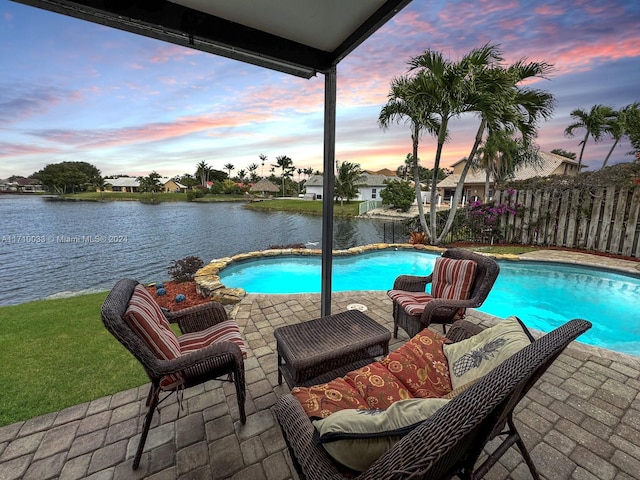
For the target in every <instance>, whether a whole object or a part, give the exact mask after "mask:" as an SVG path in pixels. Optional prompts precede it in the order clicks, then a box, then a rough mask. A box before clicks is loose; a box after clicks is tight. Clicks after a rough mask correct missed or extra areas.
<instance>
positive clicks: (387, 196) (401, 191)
mask: <svg viewBox="0 0 640 480" xmlns="http://www.w3.org/2000/svg"><path fill="white" fill-rule="evenodd" d="M385 184H386V187H385V189H384V190H382V192H380V197H381V198H382V204H383V205H389V206H390V207H392V208H397V209H398V210H401V211H403V212H406V211H408V210H409V208H411V204H412V203H413V201H414V200H415V198H416V194H415V192H414V190H413V188H412V187H411V185H409V182H405V181H397V180H392V181H388V180H387V181H385Z"/></svg>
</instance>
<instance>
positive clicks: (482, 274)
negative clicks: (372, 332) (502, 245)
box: [390, 248, 500, 338]
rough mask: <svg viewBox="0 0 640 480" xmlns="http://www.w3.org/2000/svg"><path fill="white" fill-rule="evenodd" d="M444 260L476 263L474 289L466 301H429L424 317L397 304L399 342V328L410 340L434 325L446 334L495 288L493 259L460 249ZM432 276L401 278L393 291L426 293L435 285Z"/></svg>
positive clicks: (395, 317)
mask: <svg viewBox="0 0 640 480" xmlns="http://www.w3.org/2000/svg"><path fill="white" fill-rule="evenodd" d="M442 256H443V257H444V258H451V259H456V260H473V261H474V262H475V263H476V272H475V277H474V279H473V283H472V285H471V290H470V293H469V297H468V298H467V299H464V300H452V299H444V298H434V299H429V300H428V301H427V302H426V303H425V305H424V310H423V311H422V312H421V313H417V314H410V313H408V312H407V311H406V310H405V309H404V308H403V307H402V305H400V303H399V302H398V301H396V300H394V302H393V336H394V338H398V327H401V328H402V329H403V330H405V331H406V332H407V334H408V335H409V337H413V336H415V335H416V334H417V333H418V332H420V331H421V330H423V329H425V328H427V327H428V326H429V325H430V324H432V323H440V324H442V328H443V331H444V329H445V328H446V325H447V324H450V323H453V321H454V320H456V319H457V318H460V316H459V312H460V310H461V309H462V310H464V309H465V308H477V307H479V306H481V305H482V303H483V302H484V301H485V299H486V298H487V295H489V292H490V291H491V288H492V287H493V284H494V283H495V281H496V278H498V273H499V272H500V266H499V265H498V263H497V262H496V261H495V260H494V259H493V258H490V257H486V256H484V255H480V254H477V253H474V252H471V251H468V250H464V249H461V248H450V249H448V250H446V251H445V252H444V253H443V254H442ZM432 277H433V274H431V275H428V276H415V275H400V276H399V277H397V278H396V279H395V281H394V283H393V290H392V291H390V296H391V292H393V291H398V290H402V291H405V292H425V290H426V287H427V284H430V283H431V281H432Z"/></svg>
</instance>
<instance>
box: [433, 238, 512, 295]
mask: <svg viewBox="0 0 640 480" xmlns="http://www.w3.org/2000/svg"><path fill="white" fill-rule="evenodd" d="M442 256H443V257H445V258H453V259H456V260H473V261H474V262H476V274H475V277H474V280H473V285H472V286H471V293H470V294H469V300H473V302H474V304H475V307H479V306H480V305H482V303H483V302H484V301H485V299H486V298H487V296H488V295H489V292H491V288H492V287H493V284H494V283H495V281H496V279H497V278H498V274H499V273H500V265H498V262H496V261H495V260H494V259H493V258H491V257H486V256H484V255H480V254H478V253H475V252H472V251H470V250H465V249H463V248H449V249H447V250H445V251H444V253H443V254H442Z"/></svg>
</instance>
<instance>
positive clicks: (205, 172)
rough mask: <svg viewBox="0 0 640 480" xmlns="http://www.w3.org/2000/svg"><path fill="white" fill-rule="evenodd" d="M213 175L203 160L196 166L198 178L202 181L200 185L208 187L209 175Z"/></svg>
mask: <svg viewBox="0 0 640 480" xmlns="http://www.w3.org/2000/svg"><path fill="white" fill-rule="evenodd" d="M210 173H211V168H210V167H209V165H207V163H206V162H205V161H204V160H203V161H201V162H199V163H198V164H197V165H196V175H195V176H196V177H197V178H199V179H200V185H202V186H205V187H206V186H207V182H208V181H209V174H210Z"/></svg>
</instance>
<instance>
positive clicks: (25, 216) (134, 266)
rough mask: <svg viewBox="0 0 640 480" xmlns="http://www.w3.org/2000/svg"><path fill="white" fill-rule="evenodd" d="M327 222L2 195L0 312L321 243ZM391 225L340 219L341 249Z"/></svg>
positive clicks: (214, 207)
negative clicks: (193, 266)
mask: <svg viewBox="0 0 640 480" xmlns="http://www.w3.org/2000/svg"><path fill="white" fill-rule="evenodd" d="M321 222H322V220H321V218H320V217H315V216H305V215H294V214H288V213H282V212H254V211H251V210H247V209H244V208H243V204H242V203H227V202H225V203H186V202H177V203H161V204H158V205H149V204H143V203H139V202H105V203H97V202H95V203H94V202H77V203H76V202H48V201H45V200H44V199H43V198H41V197H36V196H16V195H0V306H2V305H10V304H17V303H23V302H26V301H29V300H34V299H39V298H46V297H50V296H55V295H68V294H69V293H71V292H74V293H77V292H84V291H96V290H108V289H109V288H111V287H112V286H113V284H114V283H115V282H116V281H117V280H118V279H120V278H122V277H132V278H135V279H137V280H139V281H141V282H151V281H156V280H166V279H168V277H169V276H168V274H167V268H168V266H169V265H170V263H171V261H172V260H177V259H180V258H184V257H186V256H188V255H196V256H198V257H200V258H202V260H204V262H205V263H208V262H209V261H211V260H213V259H214V258H219V257H224V256H228V255H235V254H236V253H241V252H250V251H254V250H264V249H266V248H267V247H268V246H270V245H283V244H289V243H307V242H318V243H317V245H313V246H310V248H320V247H321V243H320V242H321V232H322V224H321ZM382 238H383V223H382V222H380V221H376V220H362V219H350V220H338V219H336V220H335V224H334V248H337V249H343V248H350V247H354V246H357V245H366V244H369V243H376V242H380V241H382Z"/></svg>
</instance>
